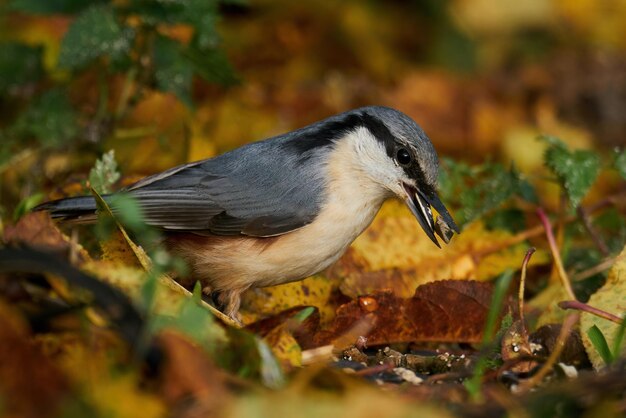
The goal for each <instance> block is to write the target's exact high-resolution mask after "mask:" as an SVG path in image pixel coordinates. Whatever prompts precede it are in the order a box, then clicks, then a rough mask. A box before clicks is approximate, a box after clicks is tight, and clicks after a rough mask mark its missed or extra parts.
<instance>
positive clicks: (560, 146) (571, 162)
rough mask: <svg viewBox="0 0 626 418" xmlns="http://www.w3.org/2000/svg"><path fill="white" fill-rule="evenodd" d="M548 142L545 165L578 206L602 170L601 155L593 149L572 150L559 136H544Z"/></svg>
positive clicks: (542, 138)
mask: <svg viewBox="0 0 626 418" xmlns="http://www.w3.org/2000/svg"><path fill="white" fill-rule="evenodd" d="M540 139H541V140H543V141H545V142H547V143H548V148H547V150H546V152H545V154H544V163H545V165H546V166H547V167H548V168H549V169H550V170H551V171H552V172H553V173H554V174H555V175H556V177H557V179H558V180H559V183H561V186H562V187H563V188H564V189H565V191H566V192H567V196H568V198H569V201H570V204H571V206H572V207H574V208H575V207H578V205H580V201H581V200H582V198H583V197H585V195H586V194H587V192H588V191H589V189H590V188H591V185H592V184H593V182H594V181H595V180H596V178H597V177H598V173H599V172H600V157H599V156H598V155H597V154H596V153H594V152H592V151H584V150H576V151H573V152H572V151H570V150H569V149H568V148H567V146H566V145H565V144H564V143H563V142H562V141H561V140H559V139H558V138H555V137H550V136H543V137H541V138H540Z"/></svg>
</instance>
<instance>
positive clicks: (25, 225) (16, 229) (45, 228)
mask: <svg viewBox="0 0 626 418" xmlns="http://www.w3.org/2000/svg"><path fill="white" fill-rule="evenodd" d="M4 242H5V243H8V244H26V245H28V246H30V247H35V248H40V249H43V250H46V251H49V252H50V251H52V252H55V253H61V254H70V255H71V254H73V255H74V256H75V257H76V258H75V259H76V260H77V261H79V262H84V261H87V260H89V259H90V257H89V254H88V253H87V251H85V249H84V248H83V247H82V246H81V245H80V244H78V243H75V242H72V240H70V238H69V237H68V236H66V235H65V234H63V233H62V232H61V231H60V230H59V228H57V226H56V224H55V223H54V221H53V220H52V219H51V218H50V215H49V214H48V213H46V212H31V213H28V214H26V215H24V216H23V217H22V218H20V220H19V221H18V222H17V224H15V225H13V226H11V225H7V226H6V228H5V229H4Z"/></svg>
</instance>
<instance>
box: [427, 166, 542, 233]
mask: <svg viewBox="0 0 626 418" xmlns="http://www.w3.org/2000/svg"><path fill="white" fill-rule="evenodd" d="M443 165H444V169H443V170H442V171H441V173H440V176H439V186H440V187H439V191H440V193H441V198H442V200H443V201H444V202H445V203H446V205H451V206H453V207H458V208H459V209H458V210H456V211H455V219H456V220H457V222H458V223H459V224H460V225H464V224H467V223H469V222H471V221H473V220H474V219H477V218H479V217H481V216H483V215H485V214H487V213H490V212H492V211H493V210H494V209H497V208H499V207H501V206H502V205H503V204H504V203H505V202H507V201H508V200H509V199H511V198H512V197H514V196H519V197H520V198H522V199H524V200H527V201H531V202H534V201H536V199H537V198H536V196H535V192H534V189H533V187H532V186H531V185H530V183H528V181H527V180H526V179H524V178H523V177H522V176H521V174H520V173H519V172H518V171H517V170H516V169H515V167H511V168H510V169H509V170H507V169H506V168H505V167H504V166H503V165H502V164H498V163H485V164H483V165H477V166H469V165H468V164H465V163H463V162H455V161H453V160H451V159H448V158H444V159H443Z"/></svg>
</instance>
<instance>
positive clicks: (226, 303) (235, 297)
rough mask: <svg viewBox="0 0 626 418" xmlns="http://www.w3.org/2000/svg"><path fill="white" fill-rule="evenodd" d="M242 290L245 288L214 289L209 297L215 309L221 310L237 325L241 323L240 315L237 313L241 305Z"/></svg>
mask: <svg viewBox="0 0 626 418" xmlns="http://www.w3.org/2000/svg"><path fill="white" fill-rule="evenodd" d="M244 290H245V289H243V290H242V289H229V290H222V291H216V292H213V293H212V294H211V298H212V299H213V302H214V304H215V306H216V307H217V309H219V310H220V311H222V312H223V313H224V314H225V315H226V316H228V317H229V318H230V319H232V320H233V321H235V322H236V323H237V324H238V325H243V323H242V322H241V316H240V315H239V307H240V306H241V293H243V291H244Z"/></svg>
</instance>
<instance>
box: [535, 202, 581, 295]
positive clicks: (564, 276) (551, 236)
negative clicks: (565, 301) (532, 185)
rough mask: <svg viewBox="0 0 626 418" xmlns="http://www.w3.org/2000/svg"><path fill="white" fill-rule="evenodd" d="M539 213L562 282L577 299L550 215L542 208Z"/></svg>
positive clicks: (568, 292) (538, 210) (566, 289)
mask: <svg viewBox="0 0 626 418" xmlns="http://www.w3.org/2000/svg"><path fill="white" fill-rule="evenodd" d="M537 215H539V219H540V220H541V223H542V224H543V227H544V229H545V230H546V236H547V238H548V243H549V244H550V251H551V252H552V257H553V258H554V264H555V265H556V269H557V272H558V273H559V278H560V279H561V284H562V285H563V288H564V289H565V291H566V292H567V295H568V296H569V297H570V298H571V299H576V295H575V294H574V291H573V290H572V285H571V284H570V281H569V278H568V277H567V273H566V272H565V269H564V268H563V262H562V261H561V255H560V254H559V249H558V248H557V246H556V241H555V239H554V234H553V233H552V225H551V224H550V220H549V219H548V216H547V215H546V213H545V212H544V211H543V209H542V208H537Z"/></svg>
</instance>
